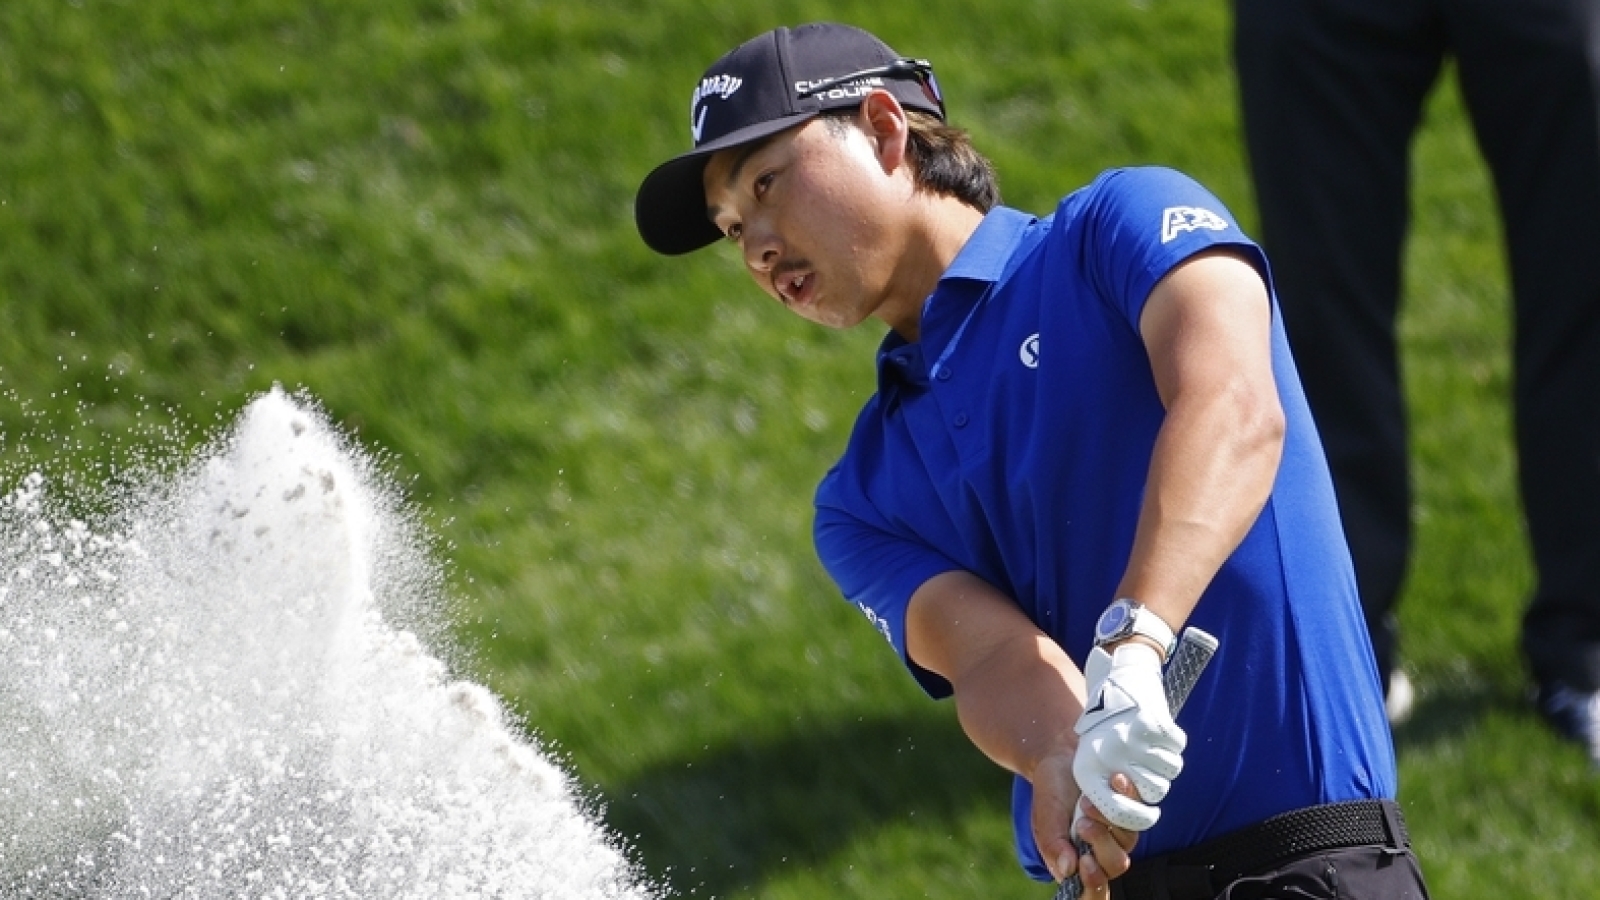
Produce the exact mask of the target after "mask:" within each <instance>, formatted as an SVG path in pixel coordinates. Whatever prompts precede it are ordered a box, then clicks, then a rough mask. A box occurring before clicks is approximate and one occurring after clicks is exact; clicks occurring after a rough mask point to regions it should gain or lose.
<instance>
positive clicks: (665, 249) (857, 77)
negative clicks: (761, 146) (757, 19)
mask: <svg viewBox="0 0 1600 900" xmlns="http://www.w3.org/2000/svg"><path fill="white" fill-rule="evenodd" d="M875 88H882V89H884V90H887V91H889V92H890V93H892V94H894V96H895V98H896V99H897V100H899V101H900V105H902V106H904V107H906V108H908V109H919V110H922V111H924V112H927V113H932V114H933V115H935V116H938V117H939V118H940V119H943V118H944V99H943V97H941V96H940V94H939V86H938V83H937V82H935V81H934V79H933V66H931V65H929V63H928V62H927V60H922V59H910V58H907V57H903V56H900V55H899V54H898V53H895V52H894V51H893V50H891V49H889V47H888V45H886V44H884V43H883V42H882V41H880V40H878V39H877V38H876V37H874V36H872V35H871V34H869V33H867V32H865V31H862V30H861V29H859V28H852V27H850V26H848V25H835V24H832V23H827V22H821V23H814V24H810V25H801V26H799V27H798V28H777V29H774V30H772V31H769V32H767V33H766V34H763V35H760V36H759V37H755V38H752V39H750V40H748V41H746V42H745V43H743V44H741V45H739V46H738V47H736V48H735V49H734V50H733V51H732V52H730V53H728V55H726V56H724V57H722V58H721V59H719V60H717V61H716V62H715V63H714V64H712V66H711V68H709V69H707V70H706V73H705V75H704V76H703V77H702V78H701V79H700V81H699V83H698V84H696V85H695V88H694V91H693V93H691V94H690V97H689V135H690V137H691V138H692V139H693V140H694V149H693V150H690V151H689V152H688V153H685V154H683V155H681V156H677V157H674V158H673V159H670V160H668V161H666V162H665V163H662V164H661V165H660V166H657V167H656V169H655V171H653V172H651V173H650V174H649V175H648V176H646V177H645V180H644V183H643V184H641V185H640V186H639V193H638V196H637V197H635V198H634V219H635V221H636V222H637V223H638V226H639V234H640V235H641V236H642V237H643V238H644V242H645V243H646V244H649V245H650V247H651V249H653V250H655V251H657V252H658V253H665V254H668V255H674V256H675V255H677V254H680V253H688V252H689V251H691V250H698V249H700V248H701V247H704V246H706V245H707V244H710V243H712V242H714V241H715V240H716V239H717V238H719V237H721V233H720V232H718V231H717V226H716V225H714V224H712V222H711V220H710V219H709V218H708V217H707V216H706V198H705V189H704V187H703V186H702V184H701V181H700V177H701V173H702V172H703V171H704V170H705V165H706V160H707V159H708V158H710V156H711V154H713V153H715V152H717V151H718V150H723V149H726V148H728V147H734V146H738V145H739V144H743V143H747V142H749V141H754V140H759V139H761V138H764V137H767V136H768V135H772V134H776V133H777V132H779V131H782V130H784V129H785V128H789V127H792V126H794V125H798V124H800V123H801V122H804V121H806V120H807V119H810V118H813V117H814V116H816V115H817V114H818V113H821V112H823V111H825V110H830V109H851V108H854V107H856V106H858V105H859V104H860V102H861V98H862V97H864V96H865V95H866V94H867V92H868V91H871V90H873V89H875Z"/></svg>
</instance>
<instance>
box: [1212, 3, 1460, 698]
mask: <svg viewBox="0 0 1600 900" xmlns="http://www.w3.org/2000/svg"><path fill="white" fill-rule="evenodd" d="M1234 28H1235V35H1234V57H1235V63H1236V66H1237V69H1238V75H1239V85H1240V97H1241V102H1242V103H1241V105H1242V109H1243V113H1244V126H1245V136H1246V142H1247V146H1248V149H1249V155H1250V163H1251V170H1252V173H1253V175H1254V181H1255V187H1256V195H1257V201H1258V204H1259V208H1260V211H1261V227H1262V235H1261V236H1262V242H1263V244H1264V246H1265V248H1266V250H1267V255H1268V258H1269V259H1270V261H1271V265H1272V270H1273V275H1274V280H1275V281H1276V285H1277V289H1278V300H1279V303H1280V305H1281V306H1282V308H1283V315H1284V324H1285V327H1286V328H1287V329H1288V333H1289V340H1290V344H1291V346H1292V348H1293V351H1294V355H1295V360H1296V364H1297V365H1298V367H1299V370H1300V376H1301V380H1302V381H1303V382H1304V384H1305V389H1306V394H1307V397H1308V399H1309V401H1310V404H1311V409H1312V413H1313V414H1314V416H1315V418H1316V420H1317V427H1318V429H1319V431H1320V432H1321V436H1322V440H1323V444H1324V446H1325V447H1326V449H1327V453H1328V462H1329V465H1330V466H1331V468H1332V470H1333V478H1334V485H1335V488H1336V490H1337V493H1338V497H1339V506H1340V513H1341V515H1342V516H1343V521H1344V528H1345V534H1346V537H1347V538H1348V540H1349V542H1350V551H1351V555H1352V557H1353V558H1354V561H1355V569H1356V580H1357V583H1358V586H1359V589H1360V592H1361V601H1362V604H1363V605H1364V607H1365V609H1366V614H1367V625H1368V629H1369V630H1370V632H1371V634H1372V638H1373V649H1374V650H1375V651H1376V652H1377V655H1378V666H1379V672H1380V674H1381V675H1382V676H1383V678H1384V684H1385V685H1386V686H1387V685H1388V684H1389V676H1390V674H1391V672H1392V671H1393V667H1394V664H1395V638H1396V635H1395V631H1394V616H1393V606H1394V603H1395V599H1396V597H1397V595H1398V593H1399V590H1400V585H1401V582H1402V580H1403V578H1404V576H1405V571H1406V564H1407V558H1408V556H1409V552H1410V545H1411V519H1410V514H1411V486H1410V477H1409V468H1408V457H1407V447H1406V424H1405V408H1404V396H1403V393H1402V390H1401V385H1400V376H1399V357H1398V349H1397V345H1396V337H1395V319H1396V314H1397V310H1398V305H1399V296H1400V261H1401V253H1402V249H1403V244H1404V238H1405V231H1406V226H1407V220H1408V208H1409V200H1408V193H1409V185H1410V163H1409V155H1410V146H1411V138H1412V134H1413V132H1414V131H1415V130H1416V127H1417V124H1418V121H1419V119H1420V116H1421V110H1422V104H1423V100H1424V98H1425V97H1426V96H1427V93H1428V90H1429V88H1430V87H1431V86H1432V85H1433V83H1434V80H1435V79H1436V77H1437V75H1438V72H1439V67H1440V61H1441V58H1442V55H1443V52H1444V33H1443V26H1442V23H1441V22H1440V21H1439V19H1438V18H1437V15H1436V12H1435V10H1434V8H1433V3H1432V2H1430V0H1236V2H1235V20H1234Z"/></svg>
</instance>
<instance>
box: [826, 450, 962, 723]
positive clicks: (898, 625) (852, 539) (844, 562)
mask: <svg viewBox="0 0 1600 900" xmlns="http://www.w3.org/2000/svg"><path fill="white" fill-rule="evenodd" d="M845 482H846V479H845V478H844V476H843V475H842V474H841V473H840V471H839V470H838V469H835V470H834V471H832V472H830V473H828V476H827V477H826V478H824V479H823V481H822V484H821V485H820V486H819V487H818V489H817V505H816V519H815V522H814V524H813V529H812V536H813V539H814V541H815V543H816V548H817V556H818V558H819V559H820V560H821V561H822V565H823V567H824V568H825V569H827V571H828V575H829V576H830V577H832V578H833V581H834V583H835V584H837V585H838V586H839V591H840V593H842V594H843V595H844V598H845V599H846V600H848V601H849V602H851V603H853V604H855V605H856V607H857V608H859V609H860V610H861V612H862V613H864V614H865V615H866V617H867V620H868V621H869V622H871V623H872V624H873V626H874V627H875V628H877V629H878V632H879V633H880V634H882V635H883V637H884V638H885V639H886V640H887V641H888V642H889V644H890V645H891V646H893V647H894V649H895V652H897V653H899V654H900V659H901V661H902V662H904V663H905V665H906V667H907V668H908V669H909V670H910V671H911V674H912V676H913V677H914V678H916V680H917V683H918V684H919V685H921V687H922V689H923V690H924V691H926V692H927V693H928V695H929V696H931V697H934V698H936V699H938V698H943V697H948V696H949V695H950V694H951V692H952V689H951V687H950V683H949V682H948V681H946V680H945V679H944V678H942V677H940V676H939V675H937V674H935V673H933V672H930V671H928V670H927V669H924V668H922V667H921V666H918V665H917V664H916V663H914V662H912V660H911V656H910V654H909V653H908V652H907V651H906V609H907V607H908V606H909V605H910V603H911V595H912V594H914V593H916V591H917V588H919V587H921V586H922V585H923V584H924V583H925V582H927V580H928V579H930V578H932V577H934V576H935V575H940V574H943V573H945V572H950V571H954V570H956V569H959V568H960V566H958V565H956V564H955V563H954V562H952V561H951V560H950V559H948V558H947V557H945V556H944V555H943V554H941V553H939V552H937V551H935V550H933V549H932V548H930V547H928V546H927V545H926V544H923V543H921V542H918V541H916V540H913V539H910V538H908V537H905V536H901V535H897V534H895V533H894V531H893V529H892V528H890V527H889V525H888V523H887V522H884V521H882V520H881V519H880V518H879V517H878V516H877V515H876V513H875V511H874V510H872V509H871V507H870V505H868V504H866V502H865V499H864V498H863V497H861V496H859V495H855V496H852V493H853V492H852V491H851V490H850V489H849V488H848V486H847V485H846V484H845Z"/></svg>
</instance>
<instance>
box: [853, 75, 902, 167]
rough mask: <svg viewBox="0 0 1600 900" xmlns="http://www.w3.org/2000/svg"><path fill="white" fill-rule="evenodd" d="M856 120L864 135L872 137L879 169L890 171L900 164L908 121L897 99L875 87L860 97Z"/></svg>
mask: <svg viewBox="0 0 1600 900" xmlns="http://www.w3.org/2000/svg"><path fill="white" fill-rule="evenodd" d="M860 120H861V126H862V128H863V129H865V130H866V132H867V137H869V138H872V140H873V144H874V146H875V147H876V148H877V153H878V161H879V162H880V163H881V164H882V165H883V170H884V171H885V172H892V171H894V170H895V169H898V168H899V167H900V166H901V165H903V164H904V163H905V159H906V142H907V141H909V140H910V139H911V125H910V123H909V121H908V120H907V119H906V110H905V107H903V106H901V105H900V101H899V100H896V99H895V96H894V95H893V94H891V93H889V92H888V91H886V90H883V89H882V88H878V89H877V90H874V91H872V92H871V93H869V94H867V96H866V97H865V98H863V99H862V101H861V114H860Z"/></svg>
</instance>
